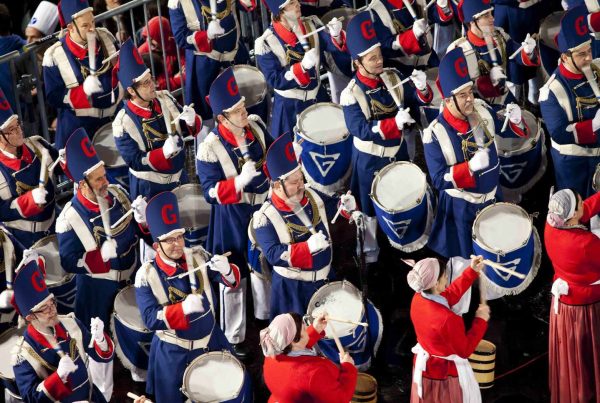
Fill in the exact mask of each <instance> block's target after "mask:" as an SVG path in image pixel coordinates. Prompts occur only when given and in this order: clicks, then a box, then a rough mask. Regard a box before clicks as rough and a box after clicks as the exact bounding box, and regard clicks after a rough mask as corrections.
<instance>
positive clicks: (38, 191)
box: [31, 188, 48, 204]
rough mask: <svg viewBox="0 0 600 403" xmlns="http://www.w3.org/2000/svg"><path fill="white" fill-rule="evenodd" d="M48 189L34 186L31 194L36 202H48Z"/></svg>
mask: <svg viewBox="0 0 600 403" xmlns="http://www.w3.org/2000/svg"><path fill="white" fill-rule="evenodd" d="M47 195H48V191H47V190H46V189H45V188H34V189H32V190H31V196H33V201H34V203H35V204H46V196H47Z"/></svg>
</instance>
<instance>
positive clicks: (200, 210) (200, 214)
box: [173, 183, 211, 247]
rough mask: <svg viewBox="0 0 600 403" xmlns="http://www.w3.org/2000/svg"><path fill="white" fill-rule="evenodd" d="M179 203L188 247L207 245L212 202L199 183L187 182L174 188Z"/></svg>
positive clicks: (180, 216)
mask: <svg viewBox="0 0 600 403" xmlns="http://www.w3.org/2000/svg"><path fill="white" fill-rule="evenodd" d="M173 193H175V196H177V203H178V205H179V219H180V220H181V225H182V226H183V227H184V228H185V245H186V246H187V247H191V246H196V245H202V246H205V242H206V237H207V235H208V224H209V223H210V210H211V206H210V204H209V203H208V202H207V201H206V200H205V199H204V195H203V194H202V188H201V187H200V185H198V184H191V183H188V184H185V185H181V186H179V187H176V188H175V189H173Z"/></svg>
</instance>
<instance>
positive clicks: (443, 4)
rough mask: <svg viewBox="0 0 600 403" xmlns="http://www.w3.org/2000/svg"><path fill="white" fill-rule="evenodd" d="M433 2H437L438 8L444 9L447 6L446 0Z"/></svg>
mask: <svg viewBox="0 0 600 403" xmlns="http://www.w3.org/2000/svg"><path fill="white" fill-rule="evenodd" d="M435 4H437V6H438V7H439V8H441V9H445V8H446V7H448V0H436V1H435Z"/></svg>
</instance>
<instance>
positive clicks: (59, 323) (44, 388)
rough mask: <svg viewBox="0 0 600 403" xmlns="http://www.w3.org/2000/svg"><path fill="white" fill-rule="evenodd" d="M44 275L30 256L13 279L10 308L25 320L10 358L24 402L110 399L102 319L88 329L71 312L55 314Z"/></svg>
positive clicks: (109, 354) (110, 352) (108, 347)
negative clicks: (21, 336) (21, 333)
mask: <svg viewBox="0 0 600 403" xmlns="http://www.w3.org/2000/svg"><path fill="white" fill-rule="evenodd" d="M43 276H44V274H43V270H42V269H41V268H40V267H39V266H38V263H37V260H36V259H35V255H30V257H29V258H26V259H25V260H24V261H23V262H22V263H21V264H20V266H19V268H18V269H17V273H16V277H15V282H14V290H15V298H14V304H15V308H16V310H17V311H18V312H19V314H20V315H21V316H22V317H23V318H24V319H25V321H26V322H27V328H26V329H25V333H24V334H23V339H22V341H21V342H20V344H18V349H17V350H16V351H15V352H14V357H11V358H10V359H12V362H13V363H14V364H13V370H14V373H15V380H16V383H17V386H18V389H19V392H20V394H21V397H22V398H23V401H25V402H28V403H33V402H36V403H37V402H54V401H61V402H78V401H79V402H80V401H93V402H97V403H103V402H107V401H110V397H111V395H112V392H113V365H112V360H113V358H114V346H113V342H112V340H111V339H110V337H109V336H108V334H107V333H106V332H105V331H104V323H103V321H102V320H100V319H98V318H93V319H92V320H91V323H90V328H91V331H90V330H88V329H87V328H86V327H85V326H84V324H83V323H82V322H81V321H79V320H78V319H76V318H74V317H73V316H72V314H70V315H66V316H58V315H57V311H56V300H55V298H54V295H53V294H50V293H49V292H48V288H47V287H46V281H45V280H44V277H43ZM57 350H59V351H60V353H58V352H57ZM2 359H4V360H8V359H9V357H2ZM91 376H93V382H92V379H91Z"/></svg>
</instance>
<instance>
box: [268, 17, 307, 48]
mask: <svg viewBox="0 0 600 403" xmlns="http://www.w3.org/2000/svg"><path fill="white" fill-rule="evenodd" d="M273 29H274V30H275V33H276V34H277V36H279V37H280V38H281V39H282V40H283V41H284V42H285V43H286V44H287V45H290V46H296V44H297V43H298V37H297V36H296V34H295V33H293V32H292V31H290V30H289V29H287V28H286V27H284V26H283V24H282V23H281V22H279V21H274V22H273ZM300 31H301V32H302V34H306V30H305V29H304V24H302V21H300Z"/></svg>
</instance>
